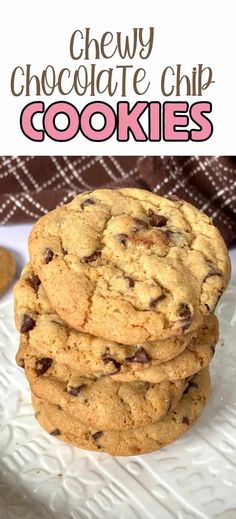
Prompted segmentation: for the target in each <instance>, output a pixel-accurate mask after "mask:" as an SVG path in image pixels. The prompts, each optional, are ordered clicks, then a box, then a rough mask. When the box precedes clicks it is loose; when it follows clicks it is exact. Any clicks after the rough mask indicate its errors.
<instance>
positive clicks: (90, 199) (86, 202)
mask: <svg viewBox="0 0 236 519" xmlns="http://www.w3.org/2000/svg"><path fill="white" fill-rule="evenodd" d="M94 204H95V202H94V200H93V199H92V198H87V199H86V200H84V202H82V204H80V207H81V209H83V210H84V208H85V207H87V206H88V205H94Z"/></svg>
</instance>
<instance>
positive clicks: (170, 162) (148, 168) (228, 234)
mask: <svg viewBox="0 0 236 519" xmlns="http://www.w3.org/2000/svg"><path fill="white" fill-rule="evenodd" d="M98 186H99V187H101V186H102V187H120V186H137V187H141V188H144V189H149V190H152V191H154V192H155V193H159V194H161V195H165V194H171V195H176V196H178V197H179V198H184V199H186V200H188V201H190V202H192V203H193V204H194V205H196V206H197V207H199V208H200V209H202V210H204V211H205V212H206V213H207V214H208V215H209V216H211V217H212V218H213V220H214V222H215V224H216V225H217V226H218V227H219V229H220V230H221V232H222V233H223V235H224V238H225V240H226V242H227V244H228V245H230V244H233V243H235V242H236V159H235V158H234V157H141V158H137V157H113V156H110V157H101V156H100V157H0V223H1V224H6V223H16V222H26V221H33V220H35V219H37V218H39V217H40V216H42V215H43V214H45V213H46V212H47V211H48V210H50V209H52V208H54V207H55V206H56V205H58V204H63V203H66V202H68V201H69V200H70V199H71V198H72V197H73V196H75V194H76V193H79V192H81V191H87V190H90V189H93V188H95V187H98Z"/></svg>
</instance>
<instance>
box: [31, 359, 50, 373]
mask: <svg viewBox="0 0 236 519" xmlns="http://www.w3.org/2000/svg"><path fill="white" fill-rule="evenodd" d="M51 365H52V359H50V358H49V357H43V358H42V359H39V360H36V362H35V369H36V371H37V373H38V375H43V374H44V373H46V371H48V369H49V368H50V367H51Z"/></svg>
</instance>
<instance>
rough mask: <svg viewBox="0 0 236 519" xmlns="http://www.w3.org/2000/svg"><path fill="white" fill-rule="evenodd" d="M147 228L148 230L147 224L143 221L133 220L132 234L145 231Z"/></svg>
mask: <svg viewBox="0 0 236 519" xmlns="http://www.w3.org/2000/svg"><path fill="white" fill-rule="evenodd" d="M147 228H148V224H147V222H144V220H140V219H139V218H134V226H133V231H134V232H138V231H142V230H143V229H147Z"/></svg>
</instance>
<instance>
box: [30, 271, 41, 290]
mask: <svg viewBox="0 0 236 519" xmlns="http://www.w3.org/2000/svg"><path fill="white" fill-rule="evenodd" d="M29 282H30V284H31V286H32V288H33V289H34V290H35V292H38V289H39V287H40V285H41V281H40V279H39V277H38V276H37V275H36V274H32V276H31V278H29Z"/></svg>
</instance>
